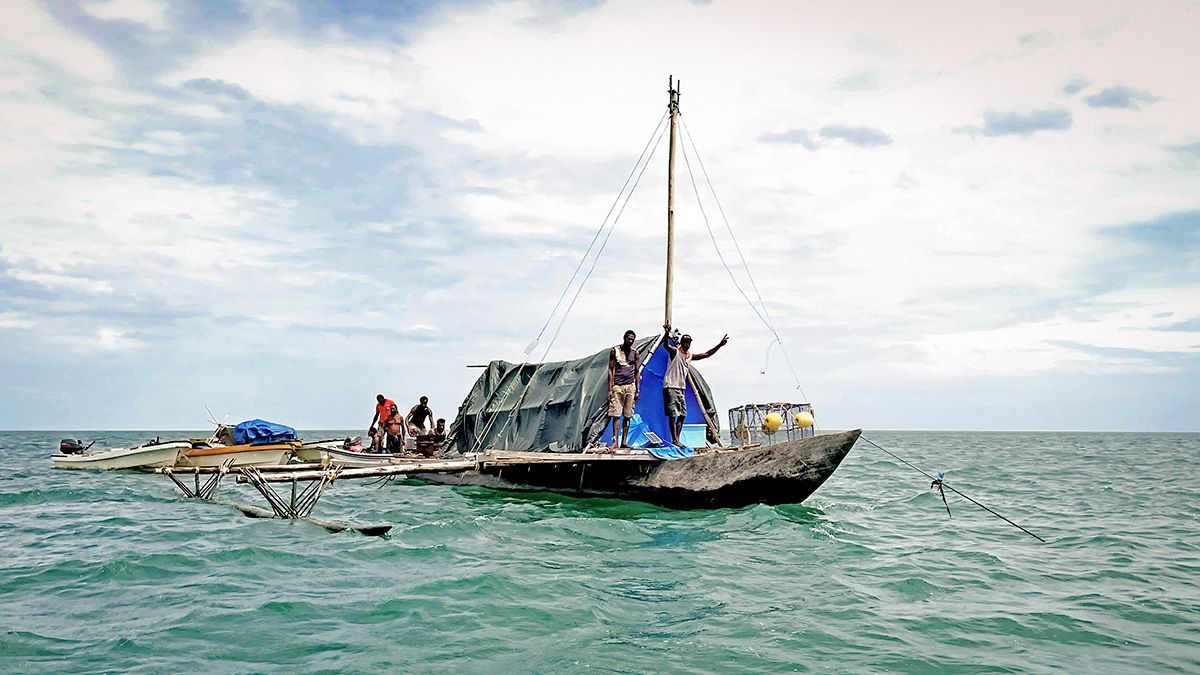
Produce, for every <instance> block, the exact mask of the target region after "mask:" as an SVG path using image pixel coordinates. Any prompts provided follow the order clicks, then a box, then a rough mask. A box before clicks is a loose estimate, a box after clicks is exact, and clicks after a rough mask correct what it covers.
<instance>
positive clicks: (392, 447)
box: [383, 404, 404, 455]
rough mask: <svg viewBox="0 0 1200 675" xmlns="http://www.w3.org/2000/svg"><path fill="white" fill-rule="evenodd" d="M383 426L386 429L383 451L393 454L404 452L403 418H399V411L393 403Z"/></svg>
mask: <svg viewBox="0 0 1200 675" xmlns="http://www.w3.org/2000/svg"><path fill="white" fill-rule="evenodd" d="M384 426H385V428H386V429H387V437H386V442H385V443H384V446H383V449H384V451H386V452H390V453H392V454H394V455H397V454H400V453H402V452H404V420H403V419H401V417H400V411H399V410H397V409H396V406H395V404H393V405H392V409H391V413H390V414H389V415H388V418H387V423H386V424H385V425H384Z"/></svg>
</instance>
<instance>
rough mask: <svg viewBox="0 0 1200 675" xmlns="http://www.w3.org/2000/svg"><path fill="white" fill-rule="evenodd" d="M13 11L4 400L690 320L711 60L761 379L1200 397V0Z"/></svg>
mask: <svg viewBox="0 0 1200 675" xmlns="http://www.w3.org/2000/svg"><path fill="white" fill-rule="evenodd" d="M3 13H4V21H2V22H0V428H8V429H48V430H49V429H55V430H73V429H164V430H165V429H202V428H205V426H206V425H207V422H206V420H207V418H208V412H207V411H206V410H205V406H208V407H209V408H211V410H212V411H213V413H214V414H215V415H216V416H217V417H218V418H224V417H225V416H226V415H229V416H230V420H231V421H241V420H244V419H251V418H265V419H269V420H273V421H276V422H281V423H284V424H288V425H291V426H294V427H297V428H300V429H318V428H325V429H348V428H359V427H362V428H364V429H365V427H366V426H367V425H368V423H369V421H370V419H371V415H372V414H373V412H374V408H373V405H374V396H375V394H376V393H380V392H382V393H384V394H386V395H388V396H389V397H391V398H393V399H395V400H396V401H397V402H398V403H399V404H400V405H401V407H404V406H407V405H411V404H414V403H415V402H416V399H417V397H418V396H421V395H427V396H429V397H430V404H431V407H432V408H433V410H434V412H435V413H436V414H437V416H439V417H446V418H447V419H448V420H452V419H453V417H454V413H455V410H456V407H457V406H458V404H459V403H460V402H461V401H462V399H463V398H464V397H465V396H466V394H467V393H468V391H469V390H470V387H471V385H472V383H473V382H474V380H475V378H476V377H477V376H478V375H479V373H480V372H481V371H479V370H478V369H472V368H469V367H467V366H470V365H478V364H484V363H487V362H488V361H491V360H494V359H504V360H508V361H523V360H542V359H548V360H563V359H571V358H579V357H582V356H585V355H589V354H592V353H596V352H598V351H600V350H602V349H605V348H607V347H610V346H611V345H613V344H616V343H617V342H619V341H620V339H621V334H622V333H623V332H624V331H625V330H626V329H628V328H632V329H634V330H635V331H637V332H638V334H639V335H643V336H644V335H651V334H654V333H656V332H658V331H661V325H662V321H663V283H664V282H663V279H664V263H665V256H666V254H665V250H666V244H665V240H666V237H665V230H666V184H667V168H666V165H667V151H666V147H667V141H666V140H665V139H664V137H663V136H662V134H661V133H660V132H659V133H657V135H656V124H658V123H659V122H660V121H661V119H662V116H663V113H664V111H665V110H666V106H667V100H668V94H667V89H668V77H674V78H677V79H678V80H679V81H680V82H681V87H680V91H681V97H680V109H681V120H682V125H683V126H682V129H681V133H680V141H679V148H680V149H679V150H678V153H679V154H678V155H677V170H676V210H675V220H676V273H675V303H674V311H673V312H674V323H675V324H676V325H677V326H678V327H680V328H681V329H683V330H684V331H685V332H688V333H690V334H692V335H693V336H694V337H695V341H696V347H697V348H698V349H700V350H704V349H708V348H709V347H710V346H712V344H715V343H716V342H717V341H718V340H719V339H720V338H721V336H722V335H724V334H728V335H729V338H730V341H729V344H728V345H727V346H726V347H725V348H724V349H722V350H721V351H720V352H719V353H718V354H717V355H716V356H714V357H713V358H712V359H710V360H708V361H706V362H704V363H702V364H700V365H701V371H702V372H703V373H704V376H705V378H706V379H707V380H708V382H709V384H710V385H711V386H712V388H713V390H714V394H715V396H716V401H717V405H718V408H719V409H720V410H721V411H722V417H723V418H724V416H725V413H724V411H725V410H727V409H728V408H731V407H734V406H737V405H741V404H744V403H752V402H767V401H797V400H808V401H810V402H811V403H812V404H813V407H814V411H815V413H816V418H817V421H818V424H819V425H820V426H821V427H822V428H826V429H846V428H860V427H861V428H868V429H966V430H971V429H975V430H1095V431H1200V189H1198V188H1200V88H1197V87H1196V82H1200V41H1197V40H1196V39H1195V33H1196V28H1197V27H1200V2H1194V1H1189V2H1185V1H1164V0H1158V1H1150V2H1132V1H1119V2H1111V1H1110V2H1104V1H1098V2H1086V3H1085V2H1062V3H1047V2H1044V1H1039V2H1028V1H1023V0H1017V1H1015V2H1007V3H963V2H957V1H946V2H930V1H918V2H913V3H900V4H895V3H894V4H892V5H890V6H889V5H887V4H884V3H877V2H860V1H853V0H851V1H849V2H839V3H829V2H803V1H797V2H780V1H757V0H738V1H736V2H734V1H730V0H713V1H712V2H688V1H685V0H612V1H608V2H602V1H598V0H581V1H560V2H556V1H552V0H515V1H486V0H478V1H476V0H463V1H457V2H455V1H450V2H402V1H397V2H369V1H361V2H333V1H330V0H260V1H255V2H238V1H223V0H205V1H202V2H201V1H197V2H166V1H162V0H84V1H81V2H77V1H71V0H61V1H60V0H53V1H48V2H37V1H34V0H5V3H4V10H3ZM655 139H659V142H658V144H657V145H655V144H654V140H655ZM648 147H653V154H652V155H651V156H650V159H649V162H648V163H647V164H646V165H645V169H644V171H643V170H642V169H641V168H640V167H641V165H640V164H638V161H639V156H640V155H641V154H642V153H643V149H644V148H648ZM646 152H647V153H649V151H648V150H647V151H646ZM701 165H702V166H703V169H701ZM635 166H638V167H639V168H638V170H637V172H634V168H635ZM631 172H633V173H631ZM630 176H633V179H632V180H629V182H630V183H631V184H632V183H633V182H635V181H636V184H637V186H636V189H635V190H634V191H633V192H632V195H630V196H628V199H627V200H626V199H625V197H624V196H622V197H621V199H618V195H622V194H623V193H622V186H623V185H625V184H626V181H627V179H629V177H630ZM693 180H694V181H695V182H694V185H695V187H693ZM710 185H711V188H710ZM697 195H699V199H698V197H697ZM614 205H616V206H615V208H614ZM610 209H611V210H612V213H613V214H614V215H615V214H617V213H619V217H618V218H617V219H616V220H615V223H614V221H613V219H612V217H609V213H610ZM722 214H723V216H724V217H722ZM605 224H608V225H611V230H609V229H603V230H602V226H604V225H605ZM598 232H601V234H600V236H599V237H598V238H597V233H598ZM609 232H611V237H609V236H608V234H607V233H609ZM594 238H597V243H596V247H599V246H600V243H601V242H603V244H604V247H603V251H602V253H601V255H600V256H599V257H598V258H596V256H595V253H596V247H593V248H592V249H591V251H592V252H591V253H590V254H587V255H586V257H585V252H587V251H588V250H589V243H592V242H593V239H594ZM743 259H744V260H745V265H743V263H742V260H743ZM581 260H582V261H583V264H582V267H581V269H582V271H581V272H580V273H579V275H578V276H574V277H573V273H574V272H575V271H576V269H577V268H580V265H581ZM722 261H724V263H725V264H727V265H728V269H727V267H726V265H724V264H723V262H722ZM747 271H748V272H749V275H748V273H747ZM585 276H586V284H583V285H582V289H581V290H580V291H579V293H578V296H577V300H576V301H575V302H573V303H572V298H574V297H575V292H576V289H579V288H580V283H579V282H580V280H581V279H583V278H584V277H585ZM573 278H574V282H573V283H572V281H571V280H572V279H573ZM564 289H566V290H565V291H564ZM564 292H565V296H564ZM743 293H744V295H743ZM560 297H565V298H566V300H565V301H564V302H563V303H562V305H559V306H558V310H557V311H554V310H555V307H556V303H558V301H559V298H560ZM760 298H761V302H760ZM568 305H569V306H570V311H569V312H564V309H565V308H566V307H567V306H568ZM552 312H553V313H552ZM760 315H762V316H763V317H766V318H767V320H766V321H764V320H762V319H760ZM768 322H769V323H770V326H771V327H773V328H769V327H768V325H767V323H768ZM545 326H548V328H545V330H544V329H543V327H545ZM543 331H544V332H543ZM539 334H541V335H542V337H541V340H540V341H539V342H538V343H537V346H536V348H535V349H534V350H533V351H532V353H531V354H530V355H528V356H527V355H526V353H525V349H526V347H527V346H528V345H529V344H530V343H531V341H533V340H534V339H535V338H537V337H538V336H539ZM776 335H777V336H778V338H779V341H778V342H776V341H775V340H776ZM781 344H782V349H781V347H780V345H781ZM785 357H786V358H785ZM789 362H790V366H789ZM726 424H727V422H726Z"/></svg>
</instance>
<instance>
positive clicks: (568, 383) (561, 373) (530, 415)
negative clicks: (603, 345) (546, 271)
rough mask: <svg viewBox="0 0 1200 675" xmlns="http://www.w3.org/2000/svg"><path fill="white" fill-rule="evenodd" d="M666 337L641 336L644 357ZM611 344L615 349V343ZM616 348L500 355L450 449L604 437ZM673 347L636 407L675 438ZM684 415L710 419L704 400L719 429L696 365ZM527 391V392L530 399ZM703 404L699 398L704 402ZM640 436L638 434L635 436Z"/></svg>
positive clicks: (556, 444)
mask: <svg viewBox="0 0 1200 675" xmlns="http://www.w3.org/2000/svg"><path fill="white" fill-rule="evenodd" d="M657 341H658V336H657V335H656V336H654V337H651V338H644V339H642V340H638V341H637V342H636V343H634V346H635V347H636V348H637V349H638V351H639V353H640V354H641V355H642V358H643V359H646V356H647V351H648V350H649V349H650V348H651V347H653V346H654V345H655V344H656V343H657ZM610 349H611V348H610ZM608 358H609V349H605V350H603V351H601V352H597V353H596V354H593V355H591V356H589V357H586V358H582V359H578V360H576V361H559V362H554V363H509V362H507V361H492V362H491V363H490V364H488V367H487V370H485V371H484V373H483V375H481V376H480V377H479V379H478V380H477V381H476V382H475V386H474V387H473V388H472V389H471V393H470V394H468V395H467V398H466V400H464V401H463V403H462V405H461V406H460V407H459V411H458V416H457V417H456V418H455V420H454V424H452V425H451V426H450V429H449V430H448V431H447V434H446V442H445V444H444V445H443V446H442V454H443V455H453V454H461V453H466V452H475V451H480V450H484V449H496V450H508V451H515V452H580V451H582V450H583V448H584V447H585V446H586V445H587V444H588V443H594V442H597V441H599V440H600V439H601V438H602V437H603V435H604V433H605V428H606V426H607V425H608V422H609V417H608ZM666 361H667V350H665V349H663V348H661V347H660V348H658V349H657V350H655V352H654V354H653V355H652V356H651V358H650V359H649V361H648V362H647V364H646V367H645V368H644V369H643V370H642V381H641V388H642V397H641V400H639V402H638V404H637V410H636V412H637V413H638V414H639V415H640V416H641V417H642V418H643V419H644V420H645V421H646V423H647V425H648V426H649V427H650V429H651V430H653V431H654V433H656V434H658V436H659V437H660V438H662V439H664V440H667V441H669V440H670V438H671V436H670V432H669V431H668V430H667V429H668V428H667V424H666V418H665V416H664V415H663V409H662V374H663V372H664V371H665V370H666V367H665V366H666ZM689 367H690V366H689ZM691 375H692V382H693V383H694V384H695V389H694V390H693V388H692V387H691V386H689V387H688V390H687V398H688V414H687V417H686V418H685V420H684V422H685V423H688V424H704V423H705V421H704V413H703V412H701V411H700V410H699V408H700V406H701V405H702V406H703V407H704V409H705V410H706V411H708V415H709V418H710V419H711V420H712V423H713V424H714V425H717V426H716V427H715V429H717V430H719V428H720V427H719V424H720V422H719V420H718V419H717V415H716V406H715V405H714V404H713V399H712V392H711V391H710V390H709V388H708V384H707V383H706V382H705V381H704V378H703V377H701V376H700V373H699V372H698V371H697V370H696V369H695V368H691ZM522 397H523V398H522ZM697 403H699V405H697ZM631 440H632V439H631Z"/></svg>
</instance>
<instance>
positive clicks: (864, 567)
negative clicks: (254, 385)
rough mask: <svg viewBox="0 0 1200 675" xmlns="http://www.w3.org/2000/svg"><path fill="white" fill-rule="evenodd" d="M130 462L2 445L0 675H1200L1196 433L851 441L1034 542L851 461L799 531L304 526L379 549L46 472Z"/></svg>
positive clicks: (342, 502) (429, 503)
mask: <svg viewBox="0 0 1200 675" xmlns="http://www.w3.org/2000/svg"><path fill="white" fill-rule="evenodd" d="M154 435H159V434H157V433H156V432H122V433H115V432H75V433H71V432H0V469H2V472H0V551H2V553H3V555H2V556H0V599H2V600H3V602H0V672H2V673H496V674H503V675H510V674H513V673H785V672H802V673H805V672H807V673H1087V674H1089V675H1094V674H1098V673H1143V672H1150V673H1172V672H1179V673H1187V672H1190V673H1195V672H1200V590H1198V588H1197V582H1198V581H1200V525H1198V523H1197V516H1198V510H1200V485H1198V482H1197V479H1196V470H1195V468H1194V467H1195V464H1196V461H1197V458H1198V456H1200V435H1197V434H1094V433H1087V434H1085V433H949V432H946V433H931V432H883V431H880V432H867V434H866V435H867V437H869V438H870V439H872V440H873V441H875V442H876V443H878V444H879V445H881V446H883V447H884V448H887V449H888V450H890V451H892V452H894V453H896V454H897V455H898V456H900V457H902V458H903V459H905V460H907V461H909V462H911V463H912V464H914V465H916V466H917V467H920V468H921V469H923V470H925V471H927V472H929V473H931V474H933V475H936V473H937V472H939V471H940V472H945V474H946V482H947V484H949V485H951V486H953V487H954V488H956V489H958V490H960V491H962V492H963V493H965V494H967V495H969V496H971V497H972V498H974V499H976V500H978V501H979V502H981V503H983V504H985V505H987V506H988V507H990V508H992V509H994V510H996V511H997V512H999V513H1000V514H1002V515H1004V516H1005V517H1007V518H1010V519H1011V520H1013V521H1015V522H1016V523H1019V524H1021V525H1022V526H1023V527H1026V528H1027V529H1029V530H1030V531H1031V532H1033V533H1034V534H1036V535H1038V536H1040V537H1041V538H1043V539H1045V540H1046V541H1045V543H1043V542H1040V541H1038V540H1036V539H1034V538H1033V537H1031V536H1029V535H1028V534H1025V533H1023V532H1021V531H1020V530H1018V529H1016V528H1015V527H1013V526H1012V525H1009V524H1008V523H1006V522H1004V521H1003V520H1000V519H999V518H997V517H995V516H993V515H991V514H989V513H987V512H985V511H983V510H982V509H980V508H978V507H976V506H974V505H972V504H971V503H969V502H967V501H965V500H963V499H962V498H961V497H959V496H958V495H956V494H954V493H953V492H947V499H948V501H949V506H950V510H951V513H952V514H953V517H950V516H948V515H947V513H946V508H945V506H944V505H943V503H942V498H941V496H940V495H939V493H938V491H937V490H936V489H930V479H929V478H927V477H925V476H924V475H922V474H920V473H918V472H917V471H915V470H913V469H912V468H910V467H908V466H905V465H904V464H903V463H901V462H899V461H897V460H895V459H893V458H892V457H890V456H888V455H886V454H884V453H883V452H881V451H879V450H877V449H876V448H873V447H871V446H870V445H868V444H866V443H863V442H861V441H860V443H859V444H858V445H857V446H856V447H855V449H854V450H853V451H852V452H851V453H850V455H849V457H848V458H847V459H846V461H845V462H844V463H843V464H842V466H841V468H840V469H839V470H838V471H837V473H836V474H835V475H834V476H833V477H832V478H831V479H830V480H829V481H828V482H827V483H826V484H825V486H824V487H822V488H821V489H820V490H818V491H817V493H816V494H815V495H813V496H812V497H811V498H810V499H809V500H808V501H807V502H805V503H804V504H802V505H789V506H751V507H747V508H741V509H718V510H701V511H673V510H669V509H663V508H659V507H655V506H650V505H646V504H639V503H636V502H628V501H618V500H609V499H578V498H570V497H564V496H558V495H554V494H550V493H533V494H514V493H503V492H495V491H491V490H487V489H483V488H473V487H446V486H423V485H415V484H406V483H402V482H390V483H384V484H382V485H372V484H369V483H365V482H355V481H338V482H335V483H334V484H333V485H332V486H330V487H329V489H328V490H327V492H326V494H325V496H324V497H323V498H322V499H321V501H320V502H319V503H318V504H317V507H316V509H315V511H314V514H313V515H314V516H316V517H318V518H322V519H325V520H337V521H352V522H357V523H391V524H392V525H394V529H393V530H392V531H391V533H390V534H388V535H387V536H384V537H367V536H364V535H361V534H356V533H353V532H342V533H336V534H335V533H330V532H328V531H326V530H325V529H322V528H320V527H318V526H316V525H314V524H312V523H310V522H307V521H281V520H255V519H249V518H246V517H244V516H243V515H242V514H241V513H240V512H238V511H237V510H235V509H234V508H232V507H230V506H228V505H222V504H217V503H205V502H200V501H195V500H187V499H184V498H183V497H181V495H180V494H179V493H178V491H177V489H176V488H175V486H174V485H173V484H172V483H170V481H169V480H168V479H167V478H165V477H163V476H157V475H153V474H144V473H130V472H93V471H66V470H56V469H53V468H51V463H50V459H49V455H50V454H51V453H52V452H53V451H55V449H56V448H57V443H58V440H59V438H62V437H66V436H79V437H82V438H85V439H89V440H90V439H98V441H99V442H98V445H99V446H102V447H103V446H120V445H128V444H131V443H138V442H141V441H144V440H145V439H146V438H148V437H150V436H154ZM162 435H164V436H180V435H181V434H179V433H178V432H175V433H170V434H162ZM183 435H186V434H183ZM307 435H308V436H310V437H316V436H321V437H330V436H339V435H341V434H339V433H337V432H315V433H312V434H307ZM216 497H217V498H220V499H225V500H229V501H236V502H240V503H245V504H250V505H255V506H259V507H265V506H266V504H265V502H264V501H263V499H262V498H261V497H260V496H259V495H258V494H257V493H256V492H254V491H253V490H252V489H251V488H248V487H246V486H238V485H236V484H235V483H234V481H233V480H226V481H225V482H223V483H222V485H221V486H220V488H219V489H218V491H217V494H216Z"/></svg>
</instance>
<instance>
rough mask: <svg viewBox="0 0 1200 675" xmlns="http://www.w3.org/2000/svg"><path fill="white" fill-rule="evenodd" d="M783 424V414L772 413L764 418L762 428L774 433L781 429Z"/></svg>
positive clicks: (766, 431)
mask: <svg viewBox="0 0 1200 675" xmlns="http://www.w3.org/2000/svg"><path fill="white" fill-rule="evenodd" d="M781 426H783V416H782V415H780V414H779V413H771V414H769V415H767V416H766V417H765V418H763V423H762V430H763V432H764V433H768V434H773V433H775V432H776V431H779V427H781Z"/></svg>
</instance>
